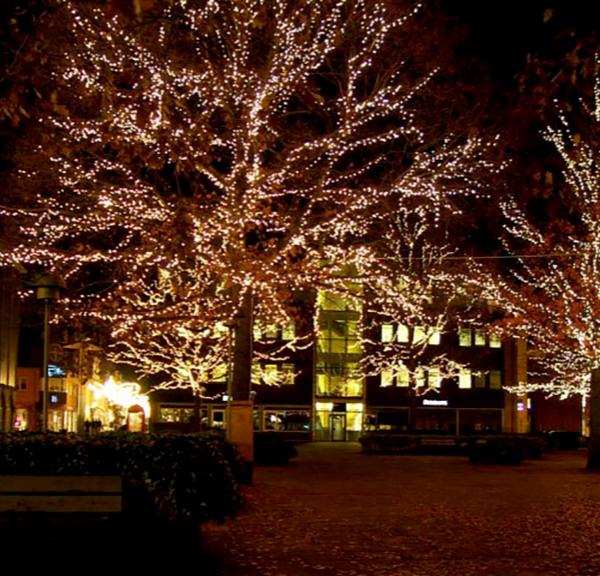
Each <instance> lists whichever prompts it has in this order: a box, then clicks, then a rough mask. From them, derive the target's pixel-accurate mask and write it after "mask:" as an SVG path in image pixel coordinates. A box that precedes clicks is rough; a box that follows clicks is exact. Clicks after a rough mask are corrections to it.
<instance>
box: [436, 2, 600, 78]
mask: <svg viewBox="0 0 600 576" xmlns="http://www.w3.org/2000/svg"><path fill="white" fill-rule="evenodd" d="M442 6H443V8H444V10H445V11H446V12H447V13H448V14H450V15H453V16H457V17H458V18H459V20H460V21H461V22H463V23H464V24H465V25H466V26H467V27H468V37H469V40H468V44H467V47H466V48H467V49H468V50H469V51H472V52H473V53H477V54H478V55H479V56H480V57H481V58H482V59H483V60H484V61H486V62H487V63H488V64H489V66H490V70H491V71H492V72H493V74H494V75H495V76H496V77H497V78H498V79H499V80H503V81H506V80H508V79H510V78H512V77H513V76H514V75H515V74H517V73H518V72H519V71H520V70H521V69H522V68H523V66H524V65H525V62H526V57H527V54H528V53H533V54H538V55H540V56H542V57H544V58H558V57H560V55H561V54H564V52H566V51H567V50H568V49H570V48H571V47H572V46H573V45H574V43H575V38H576V37H577V36H589V34H590V33H592V32H596V31H597V29H598V24H599V23H600V1H598V0H442Z"/></svg>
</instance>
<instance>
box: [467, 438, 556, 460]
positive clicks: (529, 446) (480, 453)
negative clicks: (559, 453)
mask: <svg viewBox="0 0 600 576" xmlns="http://www.w3.org/2000/svg"><path fill="white" fill-rule="evenodd" d="M546 448H547V446H546V443H545V441H544V440H543V439H542V438H539V437H536V436H528V435H519V434H514V435H503V436H489V437H480V438H477V439H476V440H475V441H474V442H471V444H470V445H469V462H471V463H473V464H520V463H521V461H522V460H524V459H534V460H535V459H539V458H541V457H542V456H543V454H544V450H546Z"/></svg>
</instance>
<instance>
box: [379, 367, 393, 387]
mask: <svg viewBox="0 0 600 576" xmlns="http://www.w3.org/2000/svg"><path fill="white" fill-rule="evenodd" d="M393 385H394V373H393V372H392V370H382V371H381V386H393Z"/></svg>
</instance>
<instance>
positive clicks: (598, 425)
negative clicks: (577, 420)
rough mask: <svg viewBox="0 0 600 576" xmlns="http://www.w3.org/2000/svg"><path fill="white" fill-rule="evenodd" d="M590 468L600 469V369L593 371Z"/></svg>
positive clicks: (589, 450)
mask: <svg viewBox="0 0 600 576" xmlns="http://www.w3.org/2000/svg"><path fill="white" fill-rule="evenodd" d="M588 468H596V469H600V368H596V369H595V370H592V386H591V392H590V444H589V448H588Z"/></svg>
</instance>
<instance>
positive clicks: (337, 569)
mask: <svg viewBox="0 0 600 576" xmlns="http://www.w3.org/2000/svg"><path fill="white" fill-rule="evenodd" d="M584 465H585V454H584V453H583V452H579V453H575V452H570V453H568V452H562V453H560V452H559V453H552V454H549V455H548V456H547V457H546V458H545V459H544V460H542V461H527V462H525V463H524V464H522V465H521V466H514V467H512V466H509V467H504V466H474V465H471V464H469V463H468V461H467V459H466V458H462V457H446V456H368V455H363V454H361V453H360V452H359V446H358V445H357V444H329V443H325V444H321V443H319V444H316V443H315V444H306V445H303V446H300V448H299V456H298V457H297V458H296V459H295V461H293V462H292V463H291V464H290V465H289V466H285V467H257V468H256V469H255V482H254V486H253V487H251V488H249V489H248V491H247V500H248V506H247V509H246V510H245V511H244V512H243V513H242V514H241V515H240V516H239V517H238V518H237V519H236V520H235V521H230V522H228V523H226V524H225V525H223V526H212V525H211V526H208V527H206V528H205V530H204V536H203V538H204V542H205V545H206V547H207V549H208V550H209V552H211V553H212V554H213V555H214V556H215V558H219V557H220V558H223V559H224V560H223V565H222V566H220V567H219V569H218V570H217V571H216V573H217V574H221V575H222V576H317V575H327V576H333V575H335V576H337V575H339V576H371V575H373V576H375V575H376V576H392V575H393V576H438V575H439V576H470V575H476V576H599V575H600V474H599V473H592V472H588V471H586V470H585V469H584Z"/></svg>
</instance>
